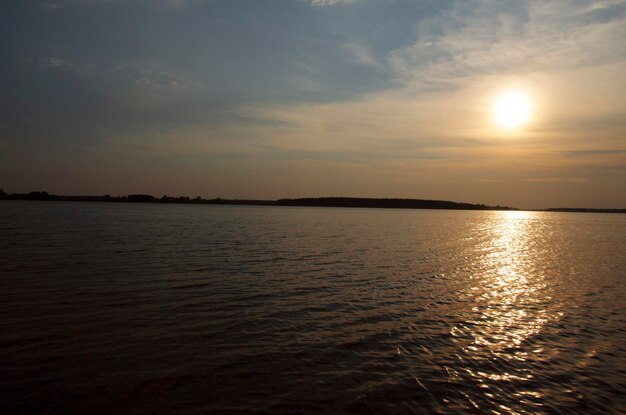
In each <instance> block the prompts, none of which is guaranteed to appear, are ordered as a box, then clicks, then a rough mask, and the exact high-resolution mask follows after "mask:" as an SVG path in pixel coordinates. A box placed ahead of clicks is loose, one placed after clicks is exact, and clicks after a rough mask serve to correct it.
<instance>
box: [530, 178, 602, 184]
mask: <svg viewBox="0 0 626 415" xmlns="http://www.w3.org/2000/svg"><path fill="white" fill-rule="evenodd" d="M522 181H523V182H531V183H571V184H576V183H587V182H589V181H591V180H590V179H587V178H584V177H533V178H528V179H522Z"/></svg>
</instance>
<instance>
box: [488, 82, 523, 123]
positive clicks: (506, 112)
mask: <svg viewBox="0 0 626 415" xmlns="http://www.w3.org/2000/svg"><path fill="white" fill-rule="evenodd" d="M531 112H532V103H531V102H530V98H528V95H526V94H524V93H523V92H520V91H508V92H505V93H504V94H502V95H500V96H499V97H498V98H497V99H496V101H495V104H494V106H493V118H494V120H495V122H496V123H497V124H498V125H499V126H501V127H504V128H518V127H521V126H522V125H524V124H526V123H527V122H528V120H529V119H530V115H531Z"/></svg>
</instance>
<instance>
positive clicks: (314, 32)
mask: <svg viewBox="0 0 626 415" xmlns="http://www.w3.org/2000/svg"><path fill="white" fill-rule="evenodd" d="M0 15H1V16H2V17H0V19H1V21H0V35H1V36H2V39H3V46H2V48H0V53H1V54H2V56H0V60H1V61H2V62H3V63H2V65H1V66H0V79H1V80H2V94H1V96H0V108H1V110H2V111H1V113H0V163H1V165H0V177H1V178H2V181H1V183H0V186H2V187H3V188H4V189H5V190H6V191H15V192H22V191H29V190H35V189H42V190H48V191H50V192H55V193H60V194H104V193H110V194H126V193H136V192H143V193H153V194H157V195H160V194H170V195H178V194H184V195H201V196H203V197H218V196H219V197H239V198H277V197H300V196H322V195H343V196H370V197H415V198H438V199H451V200H459V201H468V202H476V203H494V204H510V205H515V206H520V207H546V206H566V205H567V206H590V207H624V206H626V191H625V190H626V187H625V186H626V185H625V184H624V183H626V98H625V96H626V94H625V93H624V91H626V79H625V78H626V76H625V75H624V74H625V73H626V41H624V39H626V2H624V1H580V0H572V1H551V2H541V1H520V0H516V1H483V0H475V1H472V0H468V1H460V0H459V1H394V0H378V1H374V0H352V1H339V0H337V1H330V0H329V1H323V0H317V1H315V0H312V1H307V0H254V1H253V0H248V1H238V0H205V1H203V0H151V1H148V0H136V1H123V0H50V1H5V2H3V3H2V5H0ZM510 88H515V89H518V90H522V91H525V92H526V93H527V94H528V95H529V96H531V97H532V100H533V104H534V113H533V118H532V120H531V122H530V123H529V124H528V125H526V126H525V127H524V128H523V129H521V130H519V131H514V132H511V131H501V130H499V129H498V128H497V127H496V126H494V124H493V122H492V121H491V120H490V106H491V105H492V104H491V102H492V101H493V98H494V97H495V96H497V95H498V94H499V93H500V92H501V91H504V90H507V89H510Z"/></svg>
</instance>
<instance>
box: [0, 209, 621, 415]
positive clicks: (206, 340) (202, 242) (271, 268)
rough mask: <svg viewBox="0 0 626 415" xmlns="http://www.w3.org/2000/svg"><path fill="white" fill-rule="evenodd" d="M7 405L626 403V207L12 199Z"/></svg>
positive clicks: (309, 407) (299, 408) (3, 331)
mask: <svg viewBox="0 0 626 415" xmlns="http://www.w3.org/2000/svg"><path fill="white" fill-rule="evenodd" d="M0 235H1V236H0V275H1V277H0V410H1V412H2V413H97V414H100V413H101V414H109V413H133V414H135V413H180V414H185V413H188V414H193V413H206V412H214V413H244V412H245V413H285V414H292V413H355V414H357V413H358V414H364V413H377V414H378V413H390V414H396V413H418V414H419V413H450V414H456V413H477V412H478V413H480V412H484V413H547V414H551V413H564V414H565V413H568V414H569V413H581V414H582V413H585V414H589V413H618V412H623V411H625V410H626V381H625V379H626V312H625V311H624V308H625V307H624V306H625V305H626V289H625V286H624V281H625V278H626V215H614V214H574V213H540V212H464V211H425V210H424V211H422V210H406V211H405V210H377V209H331V208H277V207H223V206H222V207H221V206H193V205H141V204H103V203H92V204H90V203H60V202H58V203H55V202H2V203H0Z"/></svg>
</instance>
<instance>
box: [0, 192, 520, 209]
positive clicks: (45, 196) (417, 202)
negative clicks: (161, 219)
mask: <svg viewBox="0 0 626 415" xmlns="http://www.w3.org/2000/svg"><path fill="white" fill-rule="evenodd" d="M0 199H5V200H49V201H78V202H109V203H120V202H121V203H186V204H207V205H217V204H219V205H264V206H320V207H353V208H395V209H456V210H517V209H515V208H510V207H506V206H486V205H473V204H470V203H457V202H450V201H446V200H421V199H372V198H357V197H320V198H303V199H280V200H241V199H221V198H216V199H203V198H201V197H200V196H198V197H195V198H190V197H187V196H181V197H172V196H167V195H163V196H162V197H155V196H152V195H144V194H133V195H128V196H110V195H104V196H59V195H53V194H49V193H47V192H42V191H37V192H30V193H10V194H9V193H5V192H4V191H3V190H0Z"/></svg>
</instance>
